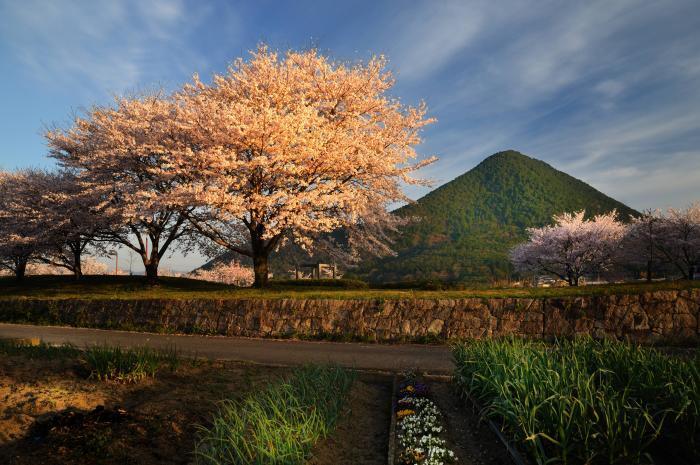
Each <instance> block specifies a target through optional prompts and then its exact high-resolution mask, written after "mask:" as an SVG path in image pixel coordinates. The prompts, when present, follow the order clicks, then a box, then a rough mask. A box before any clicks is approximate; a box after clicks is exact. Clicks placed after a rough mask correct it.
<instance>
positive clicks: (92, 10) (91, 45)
mask: <svg viewBox="0 0 700 465" xmlns="http://www.w3.org/2000/svg"><path fill="white" fill-rule="evenodd" d="M0 16H2V17H3V21H2V22H3V27H2V28H0V37H2V40H3V42H4V43H5V44H6V47H7V48H9V49H10V51H11V53H13V54H14V56H15V57H16V59H17V60H18V61H19V62H20V63H21V64H22V65H23V66H24V67H25V69H26V74H27V77H28V78H29V79H34V80H38V81H39V82H42V84H44V85H54V86H57V87H64V86H75V85H76V84H78V83H79V86H82V87H83V88H84V89H89V90H91V91H93V92H96V93H103V92H105V91H107V92H122V91H124V90H127V89H132V88H134V87H139V86H144V85H150V84H152V82H144V81H145V80H148V79H153V78H154V77H155V78H156V79H158V77H159V76H158V73H157V72H153V70H154V68H158V67H160V68H161V71H162V70H163V68H166V69H173V68H175V69H177V68H178V66H181V63H183V62H188V63H189V66H191V65H192V62H193V61H195V62H196V56H195V54H194V53H193V51H192V50H191V49H190V48H189V47H188V46H187V45H186V44H185V43H184V41H183V39H184V38H185V37H186V34H187V31H188V30H190V29H191V28H193V27H196V26H197V24H196V22H194V21H193V20H194V19H196V18H197V15H192V14H189V13H188V12H187V11H186V8H185V5H184V4H183V3H182V2H181V1H179V0H157V1H149V2H139V1H137V0H124V1H116V0H115V1H108V0H107V1H94V2H92V1H78V2H51V1H42V0H27V1H23V2H9V1H6V2H1V3H0ZM173 48H176V49H177V53H172V52H169V51H168V50H169V49H170V50H172V49H173ZM189 66H188V68H189ZM190 72H191V71H190ZM161 76H162V74H161Z"/></svg>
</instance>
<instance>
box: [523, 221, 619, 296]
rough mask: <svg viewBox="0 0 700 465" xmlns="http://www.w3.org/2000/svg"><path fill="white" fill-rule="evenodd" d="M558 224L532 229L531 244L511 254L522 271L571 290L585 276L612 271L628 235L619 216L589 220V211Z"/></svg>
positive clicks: (555, 222) (529, 231) (528, 243)
mask: <svg viewBox="0 0 700 465" xmlns="http://www.w3.org/2000/svg"><path fill="white" fill-rule="evenodd" d="M553 219H554V224H553V225H550V226H543V227H541V228H529V229H528V234H529V236H530V240H529V241H528V242H526V243H524V244H520V245H518V246H517V247H515V248H514V249H513V250H512V251H511V254H510V255H511V261H512V262H513V264H514V266H515V268H516V269H517V270H518V271H524V272H534V273H547V274H552V275H554V276H557V277H559V278H560V279H563V280H565V281H566V282H567V283H569V285H570V286H578V284H579V281H580V279H581V277H582V276H584V275H587V274H592V273H598V272H601V271H606V270H608V269H609V268H610V267H611V266H612V264H613V259H614V257H615V255H616V253H617V251H618V247H619V245H620V242H621V240H622V238H623V237H624V235H625V230H626V226H625V225H624V224H623V223H621V222H620V221H618V220H617V213H616V212H615V211H612V212H610V213H607V214H603V215H598V216H595V217H594V218H593V219H590V220H587V219H585V211H580V212H575V213H564V214H561V215H554V217H553Z"/></svg>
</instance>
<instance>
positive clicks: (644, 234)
mask: <svg viewBox="0 0 700 465" xmlns="http://www.w3.org/2000/svg"><path fill="white" fill-rule="evenodd" d="M664 221H665V219H664V218H663V217H662V216H661V213H660V212H659V211H658V210H647V211H645V212H643V213H642V215H640V216H638V217H633V218H631V222H630V225H629V227H628V229H627V233H626V235H625V238H624V240H623V242H622V247H621V251H620V261H621V262H623V263H624V264H627V265H633V266H637V267H643V268H644V270H645V273H646V279H647V281H651V280H652V278H653V275H654V271H655V270H657V269H658V268H659V265H661V264H662V263H663V262H665V261H666V259H665V257H664V255H663V253H662V251H661V248H660V245H661V241H662V239H663V234H664V229H665V228H664Z"/></svg>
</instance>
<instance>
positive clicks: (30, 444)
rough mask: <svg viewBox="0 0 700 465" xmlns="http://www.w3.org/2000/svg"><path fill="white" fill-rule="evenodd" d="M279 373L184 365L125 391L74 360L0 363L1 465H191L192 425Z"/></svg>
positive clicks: (232, 366) (230, 366) (280, 371)
mask: <svg viewBox="0 0 700 465" xmlns="http://www.w3.org/2000/svg"><path fill="white" fill-rule="evenodd" d="M284 372H285V370H284V369H279V368H265V367H260V366H254V365H242V364H234V363H226V364H224V363H219V362H206V363H204V362H203V363H201V364H199V366H194V365H193V364H191V363H190V362H188V361H185V362H183V364H182V365H181V366H180V367H178V369H177V370H176V372H169V371H168V370H167V369H164V371H163V372H160V373H159V374H158V375H157V376H156V379H149V380H146V381H144V382H141V383H139V384H133V385H124V384H118V383H111V382H100V381H94V380H87V379H85V378H84V373H82V372H81V368H80V366H79V365H78V362H77V361H76V360H53V361H47V360H29V359H26V358H23V357H6V356H2V357H0V463H3V464H5V463H7V464H17V465H24V464H37V463H41V464H42V465H53V464H86V463H89V464H107V465H112V464H114V465H116V464H186V463H192V461H193V456H192V450H193V448H194V441H195V438H196V433H197V427H196V425H206V424H207V423H208V422H209V421H210V420H211V417H212V415H213V413H214V411H215V406H216V402H217V401H219V400H221V399H223V398H225V397H227V398H238V397H242V396H244V395H246V394H247V393H248V392H250V391H251V390H252V389H255V388H256V387H258V386H262V385H263V384H264V383H266V382H267V381H269V380H271V379H274V378H276V377H279V376H281V375H283V374H284Z"/></svg>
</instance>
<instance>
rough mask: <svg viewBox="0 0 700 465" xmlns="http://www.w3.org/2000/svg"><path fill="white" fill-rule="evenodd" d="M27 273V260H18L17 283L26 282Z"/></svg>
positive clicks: (16, 269) (16, 268)
mask: <svg viewBox="0 0 700 465" xmlns="http://www.w3.org/2000/svg"><path fill="white" fill-rule="evenodd" d="M26 271H27V261H26V260H18V261H17V262H16V266H15V278H16V279H17V281H22V280H24V274H25V272H26Z"/></svg>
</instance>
